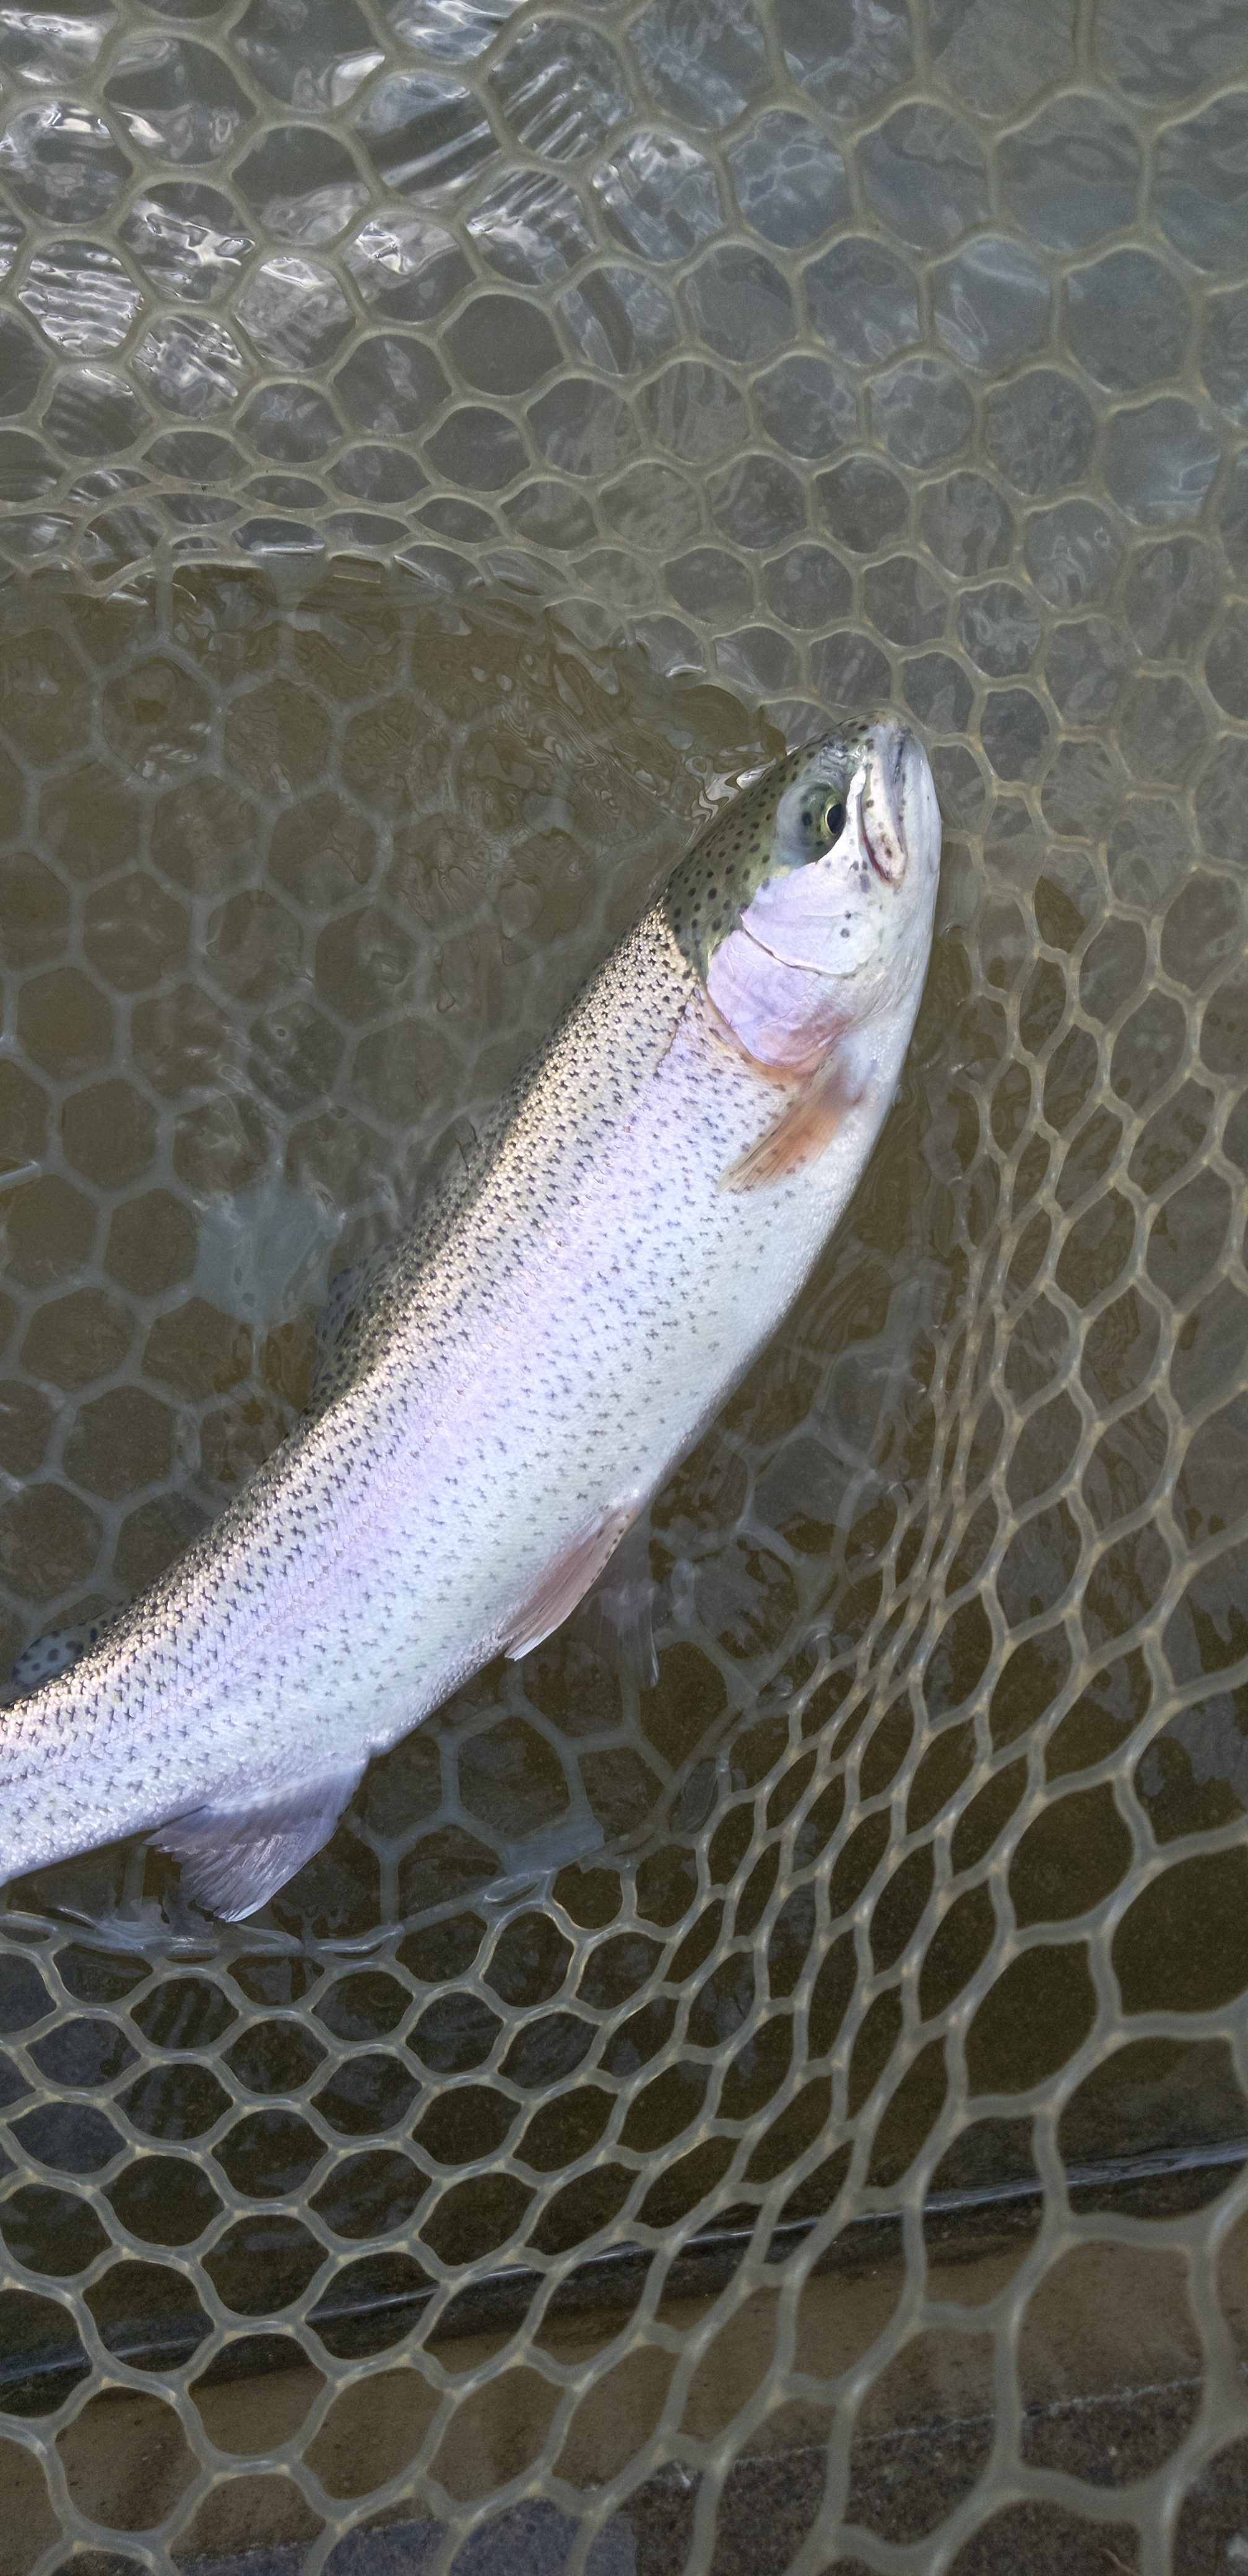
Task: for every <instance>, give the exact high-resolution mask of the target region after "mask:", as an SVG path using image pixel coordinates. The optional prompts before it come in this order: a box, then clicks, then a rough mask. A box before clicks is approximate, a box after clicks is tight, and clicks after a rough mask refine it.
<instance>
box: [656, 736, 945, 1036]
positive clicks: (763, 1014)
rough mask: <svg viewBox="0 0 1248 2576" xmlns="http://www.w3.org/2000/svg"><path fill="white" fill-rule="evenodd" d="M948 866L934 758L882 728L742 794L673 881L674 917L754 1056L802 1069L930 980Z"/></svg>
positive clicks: (798, 758)
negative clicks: (942, 873)
mask: <svg viewBox="0 0 1248 2576" xmlns="http://www.w3.org/2000/svg"><path fill="white" fill-rule="evenodd" d="M939 867H940V813H939V809H938V807H937V803H936V790H935V787H934V785H933V782H932V773H931V769H930V766H929V764H928V759H927V755H926V753H925V751H924V750H923V747H922V745H921V743H920V742H919V740H918V738H917V736H916V735H915V734H914V733H913V732H912V731H911V729H910V727H909V726H908V725H907V724H905V723H904V722H902V720H901V719H900V718H899V717H897V716H893V715H881V716H874V717H869V718H867V719H865V720H863V721H861V722H857V723H854V724H851V725H848V726H846V727H845V729H844V730H843V731H838V732H836V733H828V734H825V735H824V736H823V737H822V739H821V740H820V741H818V742H814V743H810V744H807V745H806V746H805V747H804V749H802V750H801V751H797V752H791V753H790V754H789V755H788V757H787V758H786V759H784V760H781V761H777V762H776V764H775V766H774V768H772V769H769V770H768V771H766V772H765V774H764V775H763V776H762V777H761V778H759V779H757V780H755V781H754V782H753V783H752V785H751V786H750V787H748V788H746V789H745V790H744V791H743V793H742V795H741V796H740V797H738V798H737V800H736V802H735V803H734V804H733V805H731V806H730V807H729V808H728V811H727V812H726V813H725V814H723V815H721V816H720V817H719V818H718V819H717V821H716V822H715V823H714V824H713V825H712V826H711V829H710V830H709V831H708V832H706V833H704V835H703V837H702V839H701V840H700V841H699V842H697V843H696V844H695V846H694V848H693V849H692V850H691V851H690V852H689V854H688V857H687V858H686V859H685V860H683V861H682V863H681V866H680V867H679V868H678V869H677V870H676V873H675V875H674V876H673V878H672V880H671V882H670V884H669V887H668V897H667V900H668V918H669V921H670V923H671V926H672V928H673V930H674V932H675V934H676V936H677V938H678V939H679V940H680V942H681V945H682V947H683V948H684V950H685V954H686V956H688V957H689V959H690V962H691V963H692V964H693V965H694V966H695V967H696V968H697V970H698V972H699V973H700V975H701V976H702V978H703V980H704V981H705V983H706V986H707V989H708V991H709V993H710V996H711V999H712V1001H713V1002H714V1003H715V1005H716V1007H717V1009H718V1010H719V1011H720V1013H721V1015H722V1016H723V1017H724V1018H725V1019H726V1020H727V1021H728V1022H729V1024H730V1026H731V1027H732V1028H733V1030H734V1031H735V1033H736V1035H737V1036H738V1037H739V1038H740V1039H741V1041H742V1043H743V1044H744V1045H745V1046H746V1047H747V1048H748V1049H749V1051H750V1053H751V1054H754V1055H756V1056H758V1057H759V1058H760V1060H762V1061H763V1062H766V1063H771V1064H781V1065H783V1064H793V1063H799V1062H803V1061H805V1060H807V1059H808V1058H810V1059H812V1060H813V1059H815V1058H817V1057H818V1056H819V1055H820V1054H821V1053H822V1052H824V1051H825V1050H826V1048H827V1046H828V1045H829V1044H830V1043H831V1042H832V1038H833V1037H834V1036H835V1034H837V1033H838V1032H840V1031H843V1030H844V1029H845V1028H846V1027H847V1026H849V1025H851V1024H852V1023H854V1022H858V1021H861V1020H862V1019H863V1018H865V1017H867V1016H869V1015H870V1014H871V1013H872V1012H873V1011H878V1010H881V1009H888V1008H889V1007H890V1006H891V1005H892V1003H893V1002H894V1001H896V1002H898V1003H900V1002H902V1001H903V1000H904V999H905V997H906V995H907V994H908V992H909V990H910V989H911V987H912V986H914V984H915V980H916V978H917V979H918V981H919V982H921V980H922V976H923V974H924V972H925V971H926V966H927V958H928V953H929V949H930V946H931V933H932V918H933V913H934V909H935V900H936V882H937V876H938V872H939Z"/></svg>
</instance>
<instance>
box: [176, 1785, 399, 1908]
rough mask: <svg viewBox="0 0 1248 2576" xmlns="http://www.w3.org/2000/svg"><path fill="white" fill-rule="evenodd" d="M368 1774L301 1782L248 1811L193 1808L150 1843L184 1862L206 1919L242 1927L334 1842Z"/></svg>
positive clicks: (185, 1877) (188, 1890) (188, 1891)
mask: <svg viewBox="0 0 1248 2576" xmlns="http://www.w3.org/2000/svg"><path fill="white" fill-rule="evenodd" d="M363 1770H364V1766H363V1764H362V1763H360V1764H357V1766H356V1767H355V1769H354V1770H351V1771H334V1772H330V1773H328V1774H327V1775H326V1777H325V1778H323V1779H320V1780H307V1781H301V1782H300V1783H299V1784H298V1785H297V1786H295V1787H293V1788H290V1789H286V1790H279V1791H277V1792H276V1793H275V1794H274V1795H273V1796H272V1797H269V1798H265V1799H263V1800H256V1801H255V1802H254V1803H253V1804H251V1805H247V1804H244V1803H242V1802H241V1801H240V1802H239V1803H238V1804H237V1805H233V1804H231V1805H225V1804H224V1803H222V1804H220V1805H210V1806H204V1807H192V1808H191V1810H190V1812H189V1814H187V1815H185V1816H175V1817H174V1818H173V1819H172V1821H171V1822H170V1823H169V1824H167V1825H160V1826H158V1827H157V1829H156V1832H155V1833H154V1834H152V1835H151V1836H150V1838H149V1839H150V1840H151V1842H152V1843H153V1844H154V1846H155V1848H156V1850H157V1851H164V1852H170V1853H172V1855H173V1858H174V1859H175V1860H180V1861H181V1863H182V1888H183V1893H184V1894H185V1895H187V1896H189V1897H191V1898H192V1899H193V1900H194V1902H195V1904H196V1905H198V1906H200V1907H201V1908H202V1910H203V1912H204V1913H205V1914H217V1915H219V1916H220V1917H221V1920H222V1921H223V1922H224V1923H241V1922H242V1921H243V1920H244V1918H245V1916H247V1915H248V1914H255V1913H257V1912H258V1911H259V1908H260V1907H261V1906H262V1905H265V1904H267V1902H268V1900H269V1898H270V1897H271V1896H276V1894H277V1891H278V1889H279V1887H284V1886H285V1884H286V1881H287V1879H288V1878H293V1877H294V1875H295V1872H296V1870H298V1869H302V1867H303V1864H304V1862H305V1861H306V1860H311V1858H312V1856H313V1853H314V1852H318V1851H320V1850H321V1848H322V1846H323V1845H324V1844H325V1843H327V1842H328V1841H329V1837H330V1835H331V1834H332V1832H333V1830H334V1827H335V1825H336V1824H337V1822H338V1819H339V1817H340V1815H341V1814H342V1811H343V1808H344V1807H345V1806H346V1805H347V1804H348V1801H349V1800H350V1799H351V1797H352V1796H353V1795H354V1792H355V1790H356V1788H357V1786H358V1784H359V1782H360V1780H361V1779H362V1777H363Z"/></svg>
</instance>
